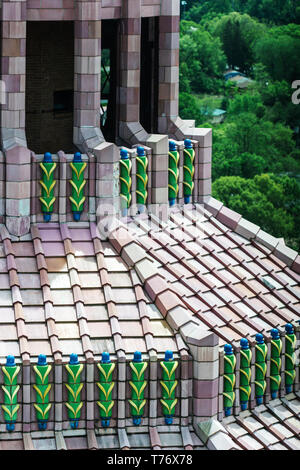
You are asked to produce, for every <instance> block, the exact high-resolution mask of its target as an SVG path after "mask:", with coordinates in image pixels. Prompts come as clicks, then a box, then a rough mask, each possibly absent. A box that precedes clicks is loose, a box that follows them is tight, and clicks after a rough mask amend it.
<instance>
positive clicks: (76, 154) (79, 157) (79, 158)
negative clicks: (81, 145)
mask: <svg viewBox="0 0 300 470" xmlns="http://www.w3.org/2000/svg"><path fill="white" fill-rule="evenodd" d="M73 161H74V162H75V163H76V162H77V163H81V162H82V159H81V153H80V152H76V153H74V159H73Z"/></svg>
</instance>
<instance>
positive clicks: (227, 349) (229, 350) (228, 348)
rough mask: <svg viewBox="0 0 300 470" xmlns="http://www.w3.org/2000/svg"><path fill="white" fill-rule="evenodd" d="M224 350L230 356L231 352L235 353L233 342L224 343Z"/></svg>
mask: <svg viewBox="0 0 300 470" xmlns="http://www.w3.org/2000/svg"><path fill="white" fill-rule="evenodd" d="M224 352H225V354H226V355H227V356H229V355H230V354H233V349H232V346H231V344H225V345H224Z"/></svg>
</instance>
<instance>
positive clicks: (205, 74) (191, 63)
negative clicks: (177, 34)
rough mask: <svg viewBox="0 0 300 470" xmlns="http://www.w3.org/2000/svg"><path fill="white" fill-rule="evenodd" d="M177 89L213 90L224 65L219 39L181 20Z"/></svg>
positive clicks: (191, 23) (217, 84) (219, 83)
mask: <svg viewBox="0 0 300 470" xmlns="http://www.w3.org/2000/svg"><path fill="white" fill-rule="evenodd" d="M180 64H181V66H180V91H182V92H193V93H205V92H211V93H215V91H216V89H219V88H221V87H222V86H223V76H222V73H223V71H224V68H225V65H226V59H225V55H224V53H223V52H222V48H221V42H220V40H219V39H218V38H216V37H213V36H212V35H211V34H210V33H209V32H208V31H204V30H202V29H200V28H199V26H198V25H196V24H195V23H193V22H186V21H182V22H181V39H180Z"/></svg>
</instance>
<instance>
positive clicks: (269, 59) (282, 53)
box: [255, 32, 300, 83]
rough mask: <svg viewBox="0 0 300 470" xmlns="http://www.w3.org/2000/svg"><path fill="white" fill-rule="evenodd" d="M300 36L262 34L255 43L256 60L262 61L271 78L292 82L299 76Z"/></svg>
mask: <svg viewBox="0 0 300 470" xmlns="http://www.w3.org/2000/svg"><path fill="white" fill-rule="evenodd" d="M299 51H300V38H294V37H291V36H289V35H287V34H285V35H278V36H275V35H274V34H273V33H272V32H271V33H269V34H265V35H264V36H262V37H261V38H260V39H259V40H258V41H257V42H256V44H255V54H256V61H257V62H260V63H262V64H263V65H264V66H265V68H266V70H267V72H268V73H269V75H270V77H271V78H272V79H273V80H277V81H282V80H285V81H286V82H288V83H292V82H293V81H294V80H298V79H299V77H300V54H299Z"/></svg>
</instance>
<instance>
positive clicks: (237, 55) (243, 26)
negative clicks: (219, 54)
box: [215, 12, 265, 73]
mask: <svg viewBox="0 0 300 470" xmlns="http://www.w3.org/2000/svg"><path fill="white" fill-rule="evenodd" d="M264 31H265V27H264V26H263V25H262V24H260V23H258V22H257V21H256V20H254V19H253V18H251V17H250V16H249V15H241V14H240V13H237V12H232V13H230V14H229V15H224V16H222V18H221V19H220V20H219V21H218V22H217V24H216V27H215V34H217V35H218V36H219V37H220V39H221V41H222V45H223V50H224V52H225V54H226V57H227V62H228V65H229V67H231V68H236V67H237V68H238V69H239V70H241V71H242V72H245V73H248V72H250V70H251V67H252V65H253V63H254V45H255V43H256V41H257V39H258V38H259V37H260V35H261V34H263V33H264Z"/></svg>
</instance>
